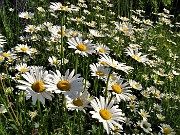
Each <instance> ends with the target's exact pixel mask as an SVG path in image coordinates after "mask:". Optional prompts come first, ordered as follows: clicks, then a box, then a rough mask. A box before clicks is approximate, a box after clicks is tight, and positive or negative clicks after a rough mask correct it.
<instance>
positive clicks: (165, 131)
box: [158, 124, 176, 135]
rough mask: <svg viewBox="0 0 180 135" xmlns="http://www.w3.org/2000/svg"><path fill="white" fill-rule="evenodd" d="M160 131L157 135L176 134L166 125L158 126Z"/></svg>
mask: <svg viewBox="0 0 180 135" xmlns="http://www.w3.org/2000/svg"><path fill="white" fill-rule="evenodd" d="M159 127H160V129H161V131H160V132H159V133H158V135H175V134H176V132H174V130H173V129H172V128H171V126H170V125H168V124H160V126H159Z"/></svg>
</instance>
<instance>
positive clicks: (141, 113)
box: [138, 109, 150, 120]
mask: <svg viewBox="0 0 180 135" xmlns="http://www.w3.org/2000/svg"><path fill="white" fill-rule="evenodd" d="M138 113H139V115H141V116H142V118H143V119H145V120H147V118H148V117H150V115H149V113H148V112H147V111H145V110H144V109H140V111H139V112H138Z"/></svg>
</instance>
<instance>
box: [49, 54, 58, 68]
mask: <svg viewBox="0 0 180 135" xmlns="http://www.w3.org/2000/svg"><path fill="white" fill-rule="evenodd" d="M48 61H49V63H50V65H51V66H57V65H59V62H60V60H57V58H56V57H55V56H52V57H49V58H48Z"/></svg>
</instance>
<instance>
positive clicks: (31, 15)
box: [19, 11, 34, 19]
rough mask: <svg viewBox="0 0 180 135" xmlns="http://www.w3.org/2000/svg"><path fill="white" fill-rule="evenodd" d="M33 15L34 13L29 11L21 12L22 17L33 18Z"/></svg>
mask: <svg viewBox="0 0 180 135" xmlns="http://www.w3.org/2000/svg"><path fill="white" fill-rule="evenodd" d="M33 16H34V13H31V12H27V11H26V12H21V13H19V17H20V18H25V19H31V18H33Z"/></svg>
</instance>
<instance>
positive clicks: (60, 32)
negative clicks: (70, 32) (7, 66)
mask: <svg viewBox="0 0 180 135" xmlns="http://www.w3.org/2000/svg"><path fill="white" fill-rule="evenodd" d="M57 33H58V34H59V35H64V34H66V32H65V31H64V30H62V31H61V30H59V31H58V32H57Z"/></svg>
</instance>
